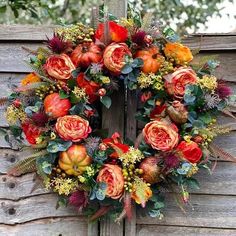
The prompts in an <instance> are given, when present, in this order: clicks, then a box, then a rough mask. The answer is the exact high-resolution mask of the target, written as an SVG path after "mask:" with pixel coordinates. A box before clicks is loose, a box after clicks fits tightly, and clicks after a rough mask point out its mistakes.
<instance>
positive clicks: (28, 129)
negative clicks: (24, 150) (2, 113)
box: [21, 122, 42, 144]
mask: <svg viewBox="0 0 236 236" xmlns="http://www.w3.org/2000/svg"><path fill="white" fill-rule="evenodd" d="M21 128H22V130H23V132H24V134H25V137H26V140H27V141H28V142H29V143H30V144H36V143H37V142H36V139H37V138H38V137H39V136H40V135H41V133H42V129H40V128H39V127H37V126H35V125H34V124H31V123H29V122H25V123H23V124H21Z"/></svg>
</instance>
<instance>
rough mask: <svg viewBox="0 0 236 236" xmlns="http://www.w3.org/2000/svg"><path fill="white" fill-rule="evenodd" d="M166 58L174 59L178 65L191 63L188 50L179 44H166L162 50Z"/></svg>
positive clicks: (190, 55)
mask: <svg viewBox="0 0 236 236" xmlns="http://www.w3.org/2000/svg"><path fill="white" fill-rule="evenodd" d="M164 53H165V55H166V57H167V58H169V59H174V60H175V62H176V63H177V64H179V65H183V64H184V63H188V62H190V61H192V59H193V55H192V53H191V51H190V49H189V48H188V47H186V46H184V45H182V44H181V43H167V44H166V45H165V48H164Z"/></svg>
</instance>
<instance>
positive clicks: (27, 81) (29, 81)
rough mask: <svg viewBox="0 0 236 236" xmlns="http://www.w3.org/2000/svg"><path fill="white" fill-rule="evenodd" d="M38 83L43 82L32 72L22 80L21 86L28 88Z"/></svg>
mask: <svg viewBox="0 0 236 236" xmlns="http://www.w3.org/2000/svg"><path fill="white" fill-rule="evenodd" d="M37 82H41V79H40V78H39V77H38V76H37V75H36V74H35V73H34V72H32V73H30V74H28V75H26V76H25V77H24V78H23V79H22V80H21V85H23V86H26V85H28V84H32V83H37Z"/></svg>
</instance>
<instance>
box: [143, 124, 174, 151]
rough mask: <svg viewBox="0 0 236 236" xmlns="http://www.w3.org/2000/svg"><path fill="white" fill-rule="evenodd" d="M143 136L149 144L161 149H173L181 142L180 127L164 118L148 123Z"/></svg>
mask: <svg viewBox="0 0 236 236" xmlns="http://www.w3.org/2000/svg"><path fill="white" fill-rule="evenodd" d="M143 136H144V139H145V141H146V143H147V144H149V145H151V147H152V148H153V149H156V150H159V151H163V152H166V151H171V150H172V149H173V148H174V147H175V146H176V145H177V144H178V142H179V134H178V128H177V127H176V126H175V125H174V124H169V123H167V122H166V121H163V120H154V121H151V122H149V123H147V124H146V125H145V127H144V129H143Z"/></svg>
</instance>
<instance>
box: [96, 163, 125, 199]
mask: <svg viewBox="0 0 236 236" xmlns="http://www.w3.org/2000/svg"><path fill="white" fill-rule="evenodd" d="M97 182H104V183H106V184H107V189H106V195H107V196H108V197H110V198H112V199H118V198H120V197H121V196H122V194H123V191H124V177H123V174H122V169H121V168H120V167H119V166H118V165H111V164H105V165H104V167H103V168H102V169H101V170H100V171H99V173H98V177H97Z"/></svg>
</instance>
